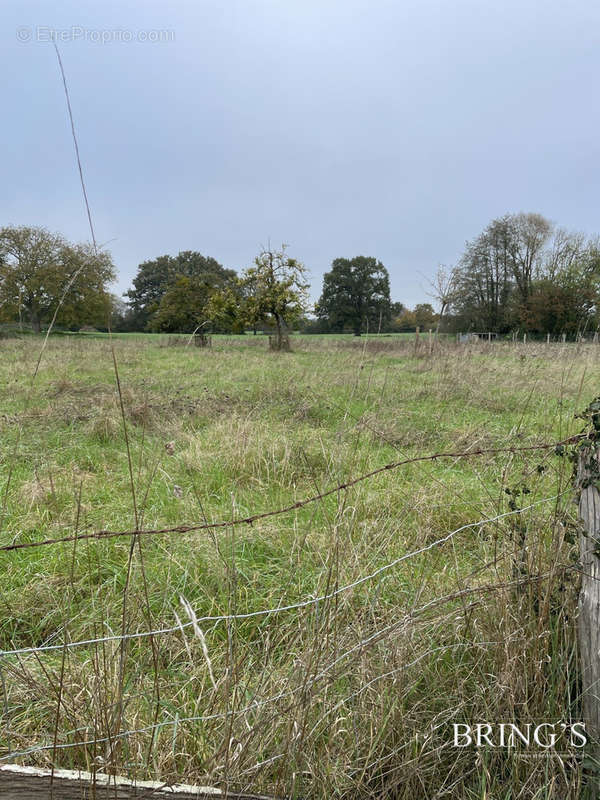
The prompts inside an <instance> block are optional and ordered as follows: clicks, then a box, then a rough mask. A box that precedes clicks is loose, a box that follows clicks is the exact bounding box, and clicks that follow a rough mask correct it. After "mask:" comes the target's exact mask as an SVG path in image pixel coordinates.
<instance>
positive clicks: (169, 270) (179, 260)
mask: <svg viewBox="0 0 600 800" xmlns="http://www.w3.org/2000/svg"><path fill="white" fill-rule="evenodd" d="M180 277H188V278H200V279H202V280H203V281H204V283H205V284H206V285H209V286H212V287H213V288H222V287H224V286H226V285H227V284H228V283H229V282H230V281H233V280H235V278H236V273H235V271H234V270H231V269H225V268H224V267H223V266H222V265H221V264H219V262H218V261H216V260H215V259H214V258H211V257H210V256H203V255H202V254H201V253H197V252H195V251H193V250H184V251H182V252H180V253H179V254H178V255H177V256H169V255H164V256H159V257H158V258H155V259H152V260H151V261H144V262H143V263H142V264H140V265H139V267H138V272H137V275H136V276H135V278H134V279H133V287H132V288H131V289H130V290H129V291H128V292H127V293H126V294H127V297H128V298H129V300H128V303H129V307H130V308H131V311H132V313H133V315H134V316H135V319H136V320H137V323H138V325H139V326H140V329H144V328H151V329H153V330H154V329H156V326H155V325H153V324H152V317H153V315H155V314H157V313H158V310H159V306H160V304H161V301H162V299H163V296H164V294H165V293H166V292H167V290H168V289H169V288H170V287H171V286H173V284H175V283H176V282H177V281H178V279H179V278H180ZM167 302H168V304H171V301H167ZM162 317H163V321H164V318H165V314H164V313H163V315H162Z"/></svg>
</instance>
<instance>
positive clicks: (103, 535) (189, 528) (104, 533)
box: [0, 433, 589, 552]
mask: <svg viewBox="0 0 600 800" xmlns="http://www.w3.org/2000/svg"><path fill="white" fill-rule="evenodd" d="M588 436H589V434H587V433H579V434H575V435H574V436H569V437H568V438H567V439H562V440H561V441H559V442H544V443H541V444H532V445H525V446H523V447H498V448H481V449H479V450H467V451H465V452H445V453H433V454H432V455H428V456H414V457H413V458H405V459H402V460H401V461H392V462H390V463H388V464H384V465H383V466H382V467H377V469H374V470H371V471H370V472H366V473H364V474H363V475H359V476H357V477H356V478H351V479H350V480H347V481H344V483H340V484H338V485H337V486H334V487H333V488H332V489H327V490H326V491H324V492H319V493H318V494H315V495H311V496H310V497H305V498H304V499H303V500H297V501H296V502H295V503H291V504H290V505H288V506H284V507H283V508H278V509H275V510H271V511H263V512H261V513H257V514H252V515H251V516H247V517H239V518H234V519H228V520H221V521H219V522H203V523H197V524H196V523H194V524H192V525H175V526H173V527H170V528H138V529H133V530H126V531H111V530H99V531H92V532H91V533H81V534H73V535H72V536H63V537H59V538H55V539H41V540H38V541H34V542H13V543H12V544H6V545H2V546H0V552H10V551H13V550H25V549H29V548H33V547H44V546H47V545H55V544H62V543H66V542H79V541H84V540H87V539H111V538H115V537H119V536H156V535H159V534H170V533H191V532H197V531H204V530H215V529H218V528H232V527H235V526H236V525H252V524H253V523H255V522H258V521H259V520H263V519H268V518H269V517H276V516H281V515H282V514H288V513H289V512H290V511H295V510H296V509H299V508H304V506H307V505H309V504H311V503H316V502H318V501H319V500H323V499H324V498H326V497H330V496H331V495H333V494H337V493H338V492H341V491H345V490H346V489H350V488H351V487H352V486H356V484H358V483H362V482H363V481H366V480H368V479H369V478H373V477H375V476H376V475H380V474H381V473H383V472H388V471H390V470H394V469H398V468H399V467H403V466H406V465H408V464H416V463H419V462H426V461H436V460H437V459H438V458H470V457H472V456H481V455H493V454H497V453H513V454H515V453H522V452H529V451H533V450H549V449H551V448H557V447H564V446H566V445H569V444H576V443H577V442H580V441H581V440H582V439H585V438H588Z"/></svg>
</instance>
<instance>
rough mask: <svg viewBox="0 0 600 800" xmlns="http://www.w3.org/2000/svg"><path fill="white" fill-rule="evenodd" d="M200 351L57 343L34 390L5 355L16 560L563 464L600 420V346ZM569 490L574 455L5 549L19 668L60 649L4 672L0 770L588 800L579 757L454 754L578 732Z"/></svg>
mask: <svg viewBox="0 0 600 800" xmlns="http://www.w3.org/2000/svg"><path fill="white" fill-rule="evenodd" d="M182 342H183V339H177V338H172V339H169V338H168V337H164V336H163V337H161V336H157V337H147V336H144V337H136V336H127V335H121V336H120V337H116V338H114V339H113V340H112V341H111V340H109V339H108V338H107V337H99V336H94V335H86V336H68V337H66V336H65V337H56V338H54V337H51V338H50V339H49V342H48V345H47V348H46V350H45V352H44V354H43V357H42V359H41V362H40V366H39V370H38V372H37V375H36V376H35V377H33V376H34V373H35V370H36V363H37V360H38V357H39V354H40V348H41V344H42V342H41V339H38V338H36V337H27V338H24V339H5V340H1V341H0V381H1V384H2V395H1V400H0V434H1V441H2V449H1V461H0V488H1V490H2V495H1V496H0V501H1V503H2V507H1V514H2V517H1V519H2V525H1V530H0V545H7V544H11V543H27V542H34V541H36V540H40V539H49V538H52V539H53V538H63V537H70V536H73V534H75V533H77V534H86V533H90V532H93V531H99V530H112V531H128V530H134V529H155V528H170V527H175V526H180V525H193V524H200V523H203V522H217V521H228V520H232V519H240V518H244V517H247V516H249V515H253V514H258V513H261V512H268V511H271V510H274V509H278V508H281V507H287V506H289V505H291V504H294V503H296V502H297V501H299V500H302V499H304V498H306V497H310V496H315V495H319V494H320V493H322V492H325V491H327V490H329V489H331V488H334V487H336V486H338V485H340V484H343V483H345V482H346V481H347V480H348V479H350V478H353V477H357V476H360V475H361V474H364V473H368V472H370V471H372V470H375V469H377V468H378V467H381V466H383V465H385V464H386V463H390V462H397V461H400V460H404V459H410V458H414V457H417V456H427V455H431V454H435V453H443V452H452V453H455V454H460V453H466V452H469V451H479V450H482V449H484V450H487V449H497V448H511V447H513V448H519V447H522V448H524V447H528V446H531V445H537V444H541V443H547V442H555V441H558V440H560V439H563V438H565V437H566V436H568V435H570V434H572V433H575V432H578V431H579V430H581V427H582V422H581V420H576V419H575V418H574V415H575V413H576V412H577V411H580V410H581V409H582V408H584V407H585V406H586V405H587V403H588V402H589V401H590V400H591V399H592V398H593V397H595V396H596V395H597V394H599V393H600V392H598V385H599V381H598V379H599V377H600V348H598V347H597V346H596V347H595V346H593V345H581V346H576V345H548V346H546V345H539V346H538V345H527V346H523V345H518V346H514V345H509V344H506V345H505V344H492V345H488V344H483V343H482V344H471V345H469V346H468V347H464V346H461V347H459V346H456V345H451V344H449V343H448V344H441V345H440V346H438V348H437V349H436V350H435V351H434V352H430V350H429V347H428V344H427V341H426V339H424V340H422V342H421V347H420V349H419V350H418V351H415V345H414V342H412V341H411V340H409V339H406V338H402V337H371V338H368V339H365V338H362V339H359V340H356V339H354V338H353V337H351V336H348V337H335V338H333V337H332V338H327V337H317V336H310V337H303V336H297V337H296V336H295V337H293V346H294V350H293V352H291V353H282V354H276V353H270V352H268V350H267V342H266V341H265V337H259V336H257V337H252V336H247V337H214V338H213V347H212V348H211V349H199V348H195V347H185V346H183V345H182ZM117 371H118V378H119V381H118V384H117V380H116V376H117ZM118 386H120V392H119V391H118ZM570 486H571V465H570V463H569V462H568V460H567V459H565V458H559V457H558V456H556V455H555V453H554V450H553V448H549V449H540V450H530V451H521V452H512V453H511V452H501V453H486V454H479V455H472V456H470V457H459V456H458V455H456V456H455V457H451V458H443V457H442V458H438V459H435V460H428V461H421V462H416V463H410V464H406V465H404V466H399V467H397V468H394V469H390V470H387V471H384V472H382V473H381V474H378V475H376V476H374V477H372V478H369V479H367V480H365V481H362V482H359V483H357V484H356V485H354V486H352V487H351V488H348V489H345V490H344V489H343V490H339V491H337V492H333V493H331V494H329V495H328V496H327V497H325V498H323V499H322V500H319V501H316V502H312V503H309V504H307V505H305V506H303V507H301V508H296V509H294V510H292V511H290V512H288V513H285V514H281V515H276V516H271V517H267V518H264V519H261V520H258V521H256V522H254V523H253V524H252V525H250V524H243V523H240V524H236V525H230V526H227V527H223V528H215V529H208V530H199V531H195V532H194V531H192V532H181V531H175V532H170V533H163V534H156V535H144V536H132V535H127V536H119V537H112V538H106V539H100V540H96V539H82V540H80V541H76V542H73V541H69V542H65V543H61V544H54V545H51V546H44V547H36V548H27V549H22V550H15V551H10V552H6V551H4V552H0V560H1V575H2V581H1V592H0V602H1V603H2V614H1V617H0V649H4V650H8V651H12V650H15V649H17V650H18V649H23V648H29V647H32V648H36V647H39V646H46V647H48V646H52V645H58V647H56V648H55V649H52V650H42V651H39V652H33V653H32V652H26V653H17V654H12V655H11V654H9V655H4V656H1V657H0V670H1V672H0V677H1V679H2V683H1V685H0V689H2V695H3V700H2V703H1V704H0V759H5V760H8V761H11V762H18V763H24V764H33V765H36V764H49V763H55V764H56V765H57V766H61V767H66V768H69V767H74V766H77V767H82V768H86V769H100V770H101V771H103V772H113V773H117V774H128V775H130V776H135V777H137V778H156V779H158V778H160V780H163V781H165V782H166V781H179V782H181V781H184V782H186V783H197V784H203V785H218V786H225V785H226V786H228V787H229V788H230V789H231V790H233V789H236V790H237V789H240V788H244V789H247V790H252V791H255V792H264V793H271V794H274V795H279V796H284V795H285V796H289V797H304V798H328V797H348V798H350V797H352V798H354V797H356V798H366V797H377V798H379V797H394V798H411V800H412V798H415V797H427V798H433V797H450V798H482V799H483V798H507V799H508V798H517V797H518V798H534V797H535V798H561V800H564V798H571V797H572V798H575V797H577V794H578V787H579V775H580V764H579V760H578V759H577V758H575V757H571V756H569V755H568V754H565V748H564V746H563V747H562V748H561V752H562V753H563V756H562V757H558V756H557V755H555V753H554V752H553V751H543V754H542V755H543V757H539V752H538V753H537V757H535V758H534V757H531V758H528V757H527V755H526V754H523V753H519V752H509V751H507V750H501V749H496V750H494V749H491V748H488V749H485V748H484V749H481V750H479V751H476V750H475V749H473V748H464V749H459V748H455V747H453V746H452V723H455V722H471V723H476V722H485V721H490V722H500V721H514V722H519V724H526V723H527V722H532V723H535V724H538V723H540V722H556V721H559V722H567V723H568V722H570V721H578V720H580V719H581V716H580V714H581V712H580V709H579V705H578V700H577V677H576V649H575V646H574V613H575V608H576V589H577V576H576V573H575V572H574V571H573V566H574V564H575V562H576V549H575V545H574V539H575V537H574V533H575V531H576V526H575V522H576V506H575V505H574V502H573V495H572V492H571V490H570ZM529 506H531V508H527V509H526V510H525V511H523V512H522V513H520V514H519V513H511V514H509V515H508V516H503V517H502V518H501V519H496V520H495V521H492V522H488V523H485V524H482V525H479V526H477V527H470V528H467V529H465V530H462V531H459V532H457V533H456V534H455V535H454V536H452V537H450V538H448V540H447V541H445V542H443V543H441V544H439V545H434V543H435V542H436V541H437V540H438V539H440V538H443V537H445V536H446V535H447V534H448V533H450V532H452V531H456V530H457V529H459V528H460V527H461V526H464V525H467V524H468V523H475V522H478V521H481V520H486V519H491V518H496V517H498V516H499V515H502V514H507V512H515V511H518V509H520V508H524V507H529ZM428 545H434V546H432V547H431V548H430V549H429V550H426V551H425V552H422V553H420V554H418V555H414V556H412V557H410V558H408V559H406V560H404V561H401V562H399V563H397V564H395V565H393V566H390V567H388V565H390V564H392V563H393V562H394V561H395V560H397V559H399V558H401V557H402V556H404V555H406V554H409V553H411V552H412V551H415V550H418V549H421V548H425V547H427V546H428ZM378 570H381V571H379V572H377V571H378ZM376 572H377V574H376V575H373V573H376ZM363 578H366V579H365V580H362V582H360V583H358V585H356V586H354V587H352V588H345V587H347V586H348V585H349V584H353V583H354V582H356V581H360V580H361V579H363ZM318 597H325V599H321V600H319V601H318V602H314V600H315V598H318ZM298 603H305V604H304V605H302V606H301V607H299V608H292V609H288V610H280V609H281V607H284V606H289V605H295V604H298ZM269 609H273V611H271V613H264V614H258V615H255V616H249V617H244V616H241V615H244V614H250V613H252V612H262V611H267V610H269ZM203 617H227V618H226V619H216V620H214V619H213V620H203V619H201V618H203ZM195 618H197V619H198V622H197V623H195V624H191V623H192V622H193V621H194V619H195ZM163 629H169V630H168V631H167V632H162V633H158V634H155V635H153V636H145V637H136V636H132V637H131V638H128V639H123V638H122V636H123V634H126V635H130V634H135V633H136V632H148V631H152V630H163ZM111 637H114V638H111ZM106 638H108V639H109V640H108V641H102V642H92V643H89V644H83V645H80V646H75V647H69V648H65V647H63V646H61V645H63V644H64V643H66V642H71V643H73V642H77V641H85V640H89V639H106ZM124 733H125V734H126V735H124ZM55 744H56V745H59V747H58V748H57V749H53V745H55ZM561 744H564V743H561ZM40 745H43V746H45V747H46V749H36V748H38V747H39V746H40ZM61 745H66V746H61ZM556 750H558V745H557V748H556ZM16 753H23V755H20V756H19V755H16ZM0 763H1V762H0Z"/></svg>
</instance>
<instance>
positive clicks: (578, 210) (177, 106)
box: [0, 0, 600, 305]
mask: <svg viewBox="0 0 600 800" xmlns="http://www.w3.org/2000/svg"><path fill="white" fill-rule="evenodd" d="M1 13H2V16H3V26H2V29H3V39H4V41H3V47H2V50H1V55H0V59H1V62H2V63H1V64H0V66H1V73H2V84H3V97H4V114H3V124H2V134H1V136H2V139H3V148H2V150H3V153H2V155H3V158H2V166H1V170H2V173H1V185H2V192H1V195H0V224H33V225H44V226H46V227H49V228H51V229H53V230H57V231H61V232H62V233H64V234H65V235H66V236H67V237H69V238H70V239H74V240H81V239H88V238H89V234H88V230H87V222H86V217H85V211H84V208H83V204H82V199H81V193H80V188H79V185H78V176H77V172H76V166H75V162H74V155H73V145H72V141H71V138H70V130H69V126H68V119H67V116H66V110H65V101H64V95H63V89H62V84H61V81H60V75H59V72H58V68H57V64H56V58H55V54H54V52H53V49H52V45H51V43H50V41H49V32H48V29H50V28H51V29H55V30H57V31H60V32H61V33H60V34H59V35H60V37H61V38H62V39H63V41H62V42H61V43H60V50H61V54H62V58H63V62H64V66H65V70H66V72H67V78H68V81H69V84H70V90H71V100H72V104H73V110H74V115H75V122H76V126H77V130H78V136H79V141H80V149H81V154H82V159H83V163H84V170H85V175H86V180H87V186H88V193H89V198H90V204H91V208H92V214H93V218H94V222H95V226H96V230H97V236H98V240H99V241H100V242H106V241H108V240H113V241H110V244H109V245H108V247H109V249H110V250H111V251H112V253H113V255H114V258H115V263H116V265H117V268H118V270H119V282H118V286H117V288H118V290H119V291H123V290H125V289H126V288H127V287H128V285H129V284H130V281H131V278H132V277H133V275H134V274H135V270H136V267H137V264H139V263H140V262H141V261H143V260H145V259H149V258H153V257H155V256H158V255H161V254H163V253H171V254H176V253H177V252H178V251H179V250H186V249H193V250H199V251H200V252H202V253H204V254H206V255H211V256H214V257H215V258H217V259H218V260H219V261H221V263H223V264H224V265H225V266H227V267H233V268H236V269H241V268H243V267H246V266H248V265H249V264H250V263H251V262H252V259H253V257H254V255H255V254H256V252H257V250H258V249H259V247H260V245H261V244H265V243H266V242H267V241H268V240H269V239H270V241H271V243H273V244H278V243H280V242H281V241H285V242H288V243H289V244H290V252H291V253H292V254H293V255H295V256H297V257H298V258H300V259H301V260H303V261H304V262H305V263H306V265H307V266H308V267H309V268H310V270H311V274H312V282H313V297H317V296H318V294H319V292H320V286H321V276H322V274H323V272H325V271H327V269H328V267H329V265H330V263H331V260H332V259H333V258H335V257H337V256H345V257H351V256H353V255H360V254H363V255H373V256H376V257H377V258H379V259H380V260H381V261H383V263H384V264H385V265H386V266H387V268H388V269H389V271H390V275H391V281H392V295H393V298H394V299H396V300H401V301H402V302H404V303H406V304H409V305H412V304H414V303H415V302H420V301H423V300H427V297H426V281H425V279H424V278H423V277H422V276H423V275H431V274H432V273H433V272H434V271H435V269H436V266H437V264H439V263H447V264H449V263H452V262H453V261H455V260H456V259H457V257H458V256H459V255H460V253H461V251H462V248H463V245H464V242H465V240H466V239H469V238H471V237H473V236H475V235H476V234H477V233H478V232H479V231H480V230H481V229H482V228H483V227H484V226H485V224H486V223H487V222H488V221H489V220H490V219H492V218H493V217H495V216H499V215H501V214H503V213H505V212H508V211H513V212H516V211H537V212H540V213H542V214H544V215H546V216H547V217H549V218H550V219H552V220H554V221H556V222H558V223H560V224H562V225H564V226H566V227H568V228H572V229H578V230H583V231H586V232H588V233H594V232H600V219H599V215H598V211H599V197H600V182H599V177H600V175H599V171H600V158H599V156H600V138H599V135H598V131H599V129H600V125H599V123H600V112H599V108H598V105H599V104H598V78H599V74H598V72H599V70H598V66H599V63H600V55H599V53H600V50H599V39H600V4H599V3H596V2H592V0H574V1H573V2H571V3H566V2H564V0H561V1H560V2H556V1H555V0H544V2H541V0H538V2H532V1H531V0H502V2H500V1H499V0H496V1H495V2H493V3H490V2H485V0H476V1H472V0H452V2H450V1H449V0H447V1H446V2H434V1H433V0H408V1H405V2H398V0H395V1H394V2H392V0H278V2H275V0H218V1H217V0H195V1H194V2H191V1H190V2H182V1H181V0H179V1H177V0H176V1H175V2H168V3H167V2H155V1H154V0H120V1H119V2H111V0H104V1H103V2H95V3H90V2H87V3H82V2H81V0H54V2H51V3H49V2H41V0H40V1H38V2H34V1H32V0H25V2H20V3H13V4H12V8H11V7H8V4H7V3H6V2H5V3H4V5H3V8H2V12H1ZM72 29H73V30H72ZM118 30H120V31H125V33H121V34H118V33H116V34H113V33H112V32H113V31H118ZM156 31H166V32H167V33H166V34H165V35H164V37H163V38H166V39H167V40H168V41H158V42H152V41H140V40H139V39H142V40H143V39H148V38H150V39H153V38H157V36H158V35H157V34H156ZM101 37H104V38H105V39H107V38H108V39H111V38H112V39H117V38H119V37H120V38H121V39H125V40H127V39H130V41H111V42H105V43H102V42H101V41H99V40H100V39H101Z"/></svg>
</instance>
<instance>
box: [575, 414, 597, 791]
mask: <svg viewBox="0 0 600 800" xmlns="http://www.w3.org/2000/svg"><path fill="white" fill-rule="evenodd" d="M586 415H588V416H589V417H590V419H591V422H592V425H593V427H592V432H591V434H590V438H589V439H585V440H584V441H583V442H582V444H581V445H580V448H579V453H578V461H577V475H576V489H577V490H578V491H579V493H580V494H579V517H580V520H581V523H582V525H581V530H580V535H579V553H580V557H579V560H580V564H581V589H580V592H579V614H578V619H577V635H578V640H579V655H580V664H581V666H580V674H581V696H582V712H583V719H584V722H585V730H586V736H587V740H588V744H587V746H586V756H587V759H586V766H587V767H588V771H587V777H588V787H589V791H590V794H589V796H590V797H594V798H596V797H599V796H600V491H599V487H600V401H599V400H595V401H594V402H593V403H591V404H590V406H589V407H588V409H587V412H586Z"/></svg>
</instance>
